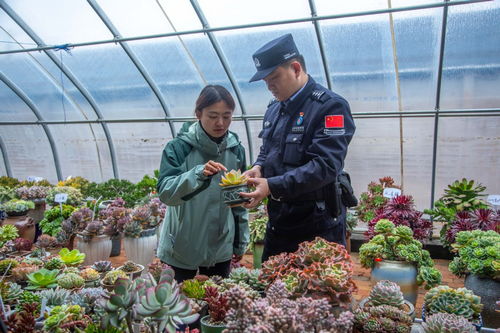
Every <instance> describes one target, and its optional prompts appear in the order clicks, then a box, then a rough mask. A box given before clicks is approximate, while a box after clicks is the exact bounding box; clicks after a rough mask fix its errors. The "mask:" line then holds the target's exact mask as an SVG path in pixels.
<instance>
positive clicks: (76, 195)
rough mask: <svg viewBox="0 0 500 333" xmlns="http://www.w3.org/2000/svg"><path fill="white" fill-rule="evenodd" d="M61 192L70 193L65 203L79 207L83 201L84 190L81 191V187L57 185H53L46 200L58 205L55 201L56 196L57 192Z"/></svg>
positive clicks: (50, 203)
mask: <svg viewBox="0 0 500 333" xmlns="http://www.w3.org/2000/svg"><path fill="white" fill-rule="evenodd" d="M60 193H65V194H67V195H68V199H67V200H66V202H65V204H66V205H70V206H74V207H77V206H79V205H80V204H81V203H82V202H83V196H82V192H80V190H79V189H76V188H74V187H71V186H56V187H52V188H51V189H50V190H49V191H48V193H47V197H46V201H47V203H48V204H49V205H51V206H54V205H55V206H57V202H55V201H54V200H55V196H56V194H60Z"/></svg>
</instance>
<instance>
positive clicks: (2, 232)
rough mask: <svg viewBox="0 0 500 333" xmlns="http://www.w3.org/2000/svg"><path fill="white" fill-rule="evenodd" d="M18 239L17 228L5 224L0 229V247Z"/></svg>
mask: <svg viewBox="0 0 500 333" xmlns="http://www.w3.org/2000/svg"><path fill="white" fill-rule="evenodd" d="M17 237H19V232H18V231H17V228H16V227H15V226H13V225H12V224H6V225H4V226H1V227H0V247H1V246H3V245H4V244H5V242H8V241H10V240H13V239H16V238H17Z"/></svg>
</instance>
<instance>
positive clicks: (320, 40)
mask: <svg viewBox="0 0 500 333" xmlns="http://www.w3.org/2000/svg"><path fill="white" fill-rule="evenodd" d="M309 8H310V9H311V17H313V18H314V17H317V16H318V13H317V11H316V4H315V2H314V0H309ZM313 24H314V31H316V38H317V40H318V46H319V53H320V54H321V60H322V63H323V70H324V71H325V76H326V84H327V86H328V89H330V90H331V89H332V79H331V78H330V68H329V66H328V59H326V54H325V44H324V43H323V33H322V31H321V27H320V26H319V21H318V20H313Z"/></svg>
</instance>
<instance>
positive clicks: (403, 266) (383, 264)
mask: <svg viewBox="0 0 500 333" xmlns="http://www.w3.org/2000/svg"><path fill="white" fill-rule="evenodd" d="M382 280H389V281H392V282H395V283H397V284H398V285H399V287H400V288H401V292H402V293H403V297H404V298H405V300H407V301H409V302H411V303H413V305H415V304H416V303H417V296H418V284H417V267H416V266H415V265H414V264H412V263H408V262H406V261H395V260H382V261H377V262H375V266H374V267H373V268H372V273H371V277H370V281H371V283H372V286H373V285H375V284H376V283H377V282H379V281H382Z"/></svg>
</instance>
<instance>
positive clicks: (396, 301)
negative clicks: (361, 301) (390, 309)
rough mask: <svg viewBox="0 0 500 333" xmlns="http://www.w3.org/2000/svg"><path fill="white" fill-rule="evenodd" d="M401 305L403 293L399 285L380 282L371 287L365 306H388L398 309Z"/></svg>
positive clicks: (390, 282)
mask: <svg viewBox="0 0 500 333" xmlns="http://www.w3.org/2000/svg"><path fill="white" fill-rule="evenodd" d="M403 303H404V298H403V293H402V292H401V288H400V287H399V285H398V284H397V283H395V282H392V281H388V280H382V281H379V282H377V284H375V285H374V286H373V288H372V290H371V291H370V296H369V297H368V301H367V303H366V304H367V305H370V306H378V305H390V306H394V307H396V308H400V307H401V306H402V305H403Z"/></svg>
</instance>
